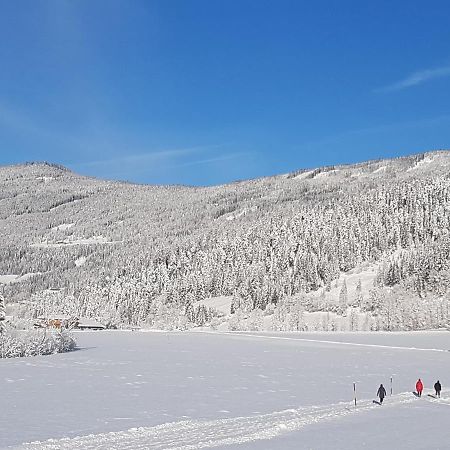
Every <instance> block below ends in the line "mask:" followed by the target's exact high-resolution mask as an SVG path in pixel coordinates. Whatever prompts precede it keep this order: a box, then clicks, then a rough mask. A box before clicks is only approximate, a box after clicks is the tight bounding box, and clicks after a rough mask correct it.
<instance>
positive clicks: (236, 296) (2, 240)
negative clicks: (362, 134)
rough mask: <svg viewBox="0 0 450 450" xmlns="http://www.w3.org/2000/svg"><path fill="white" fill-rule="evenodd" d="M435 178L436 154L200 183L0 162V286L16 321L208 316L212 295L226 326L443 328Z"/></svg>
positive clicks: (441, 237) (445, 217) (444, 180)
mask: <svg viewBox="0 0 450 450" xmlns="http://www.w3.org/2000/svg"><path fill="white" fill-rule="evenodd" d="M449 175H450V152H448V151H435V152H429V153H425V154H420V155H414V156H410V157H405V158H397V159H390V160H379V161H369V162H366V163H361V164H355V165H342V166H333V167H324V168H319V169H313V170H301V171H297V172H293V173H290V174H287V175H280V176H274V177H268V178H261V179H256V180H250V181H242V182H236V183H232V184H228V185H222V186H214V187H204V188H200V187H195V188H194V187H184V186H146V185H135V184H130V183H121V182H113V181H103V180H98V179H94V178H88V177H83V176H80V175H77V174H75V173H73V172H71V171H69V170H67V169H65V168H63V167H60V166H56V165H52V164H47V163H31V164H24V165H16V166H7V167H0V230H1V234H0V282H2V283H4V284H5V289H4V291H5V292H4V295H5V298H6V300H7V302H8V304H9V307H11V304H13V303H18V304H20V307H17V306H16V307H15V311H16V313H19V314H21V315H24V316H28V317H30V316H36V315H39V314H42V313H44V312H45V313H51V312H60V313H66V314H75V315H78V316H90V317H96V318H99V319H102V320H103V321H106V322H108V323H110V324H119V323H127V324H142V323H147V324H149V325H153V326H164V327H167V326H175V327H185V326H189V324H190V323H192V324H194V323H195V324H204V323H205V322H210V321H211V319H213V322H214V323H215V324H216V325H217V323H219V322H220V321H221V320H224V319H218V318H213V317H212V316H214V315H215V312H214V311H213V310H211V309H209V306H214V304H215V303H214V299H217V298H220V299H224V298H225V299H228V300H229V302H230V303H231V306H230V310H231V312H233V315H232V316H231V318H227V321H229V322H230V324H231V325H230V326H231V327H233V328H240V327H252V328H256V329H258V328H261V327H262V326H264V323H266V322H267V320H266V319H267V317H269V316H270V323H271V327H272V328H275V329H304V328H306V327H309V328H311V327H313V328H314V329H340V328H345V327H346V328H348V329H360V328H367V329H415V328H431V327H438V326H444V325H446V324H447V322H448V318H449V317H450V316H449V314H448V296H449V292H450V271H449V270H450V266H449V264H450V235H449V230H450V176H449ZM211 299H212V300H211ZM219 315H220V314H219ZM305 315H306V316H308V317H309V318H308V320H306V318H305ZM311 317H313V318H314V320H313V321H312V322H311V320H310V319H311Z"/></svg>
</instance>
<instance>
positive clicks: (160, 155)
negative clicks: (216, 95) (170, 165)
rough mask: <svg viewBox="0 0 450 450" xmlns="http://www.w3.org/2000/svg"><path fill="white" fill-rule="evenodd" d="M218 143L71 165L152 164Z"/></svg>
mask: <svg viewBox="0 0 450 450" xmlns="http://www.w3.org/2000/svg"><path fill="white" fill-rule="evenodd" d="M218 147H219V146H218V145H209V146H197V147H186V148H176V149H167V150H158V151H146V152H142V153H135V154H131V155H127V156H117V157H114V158H105V159H101V160H95V161H86V162H81V163H71V164H70V166H71V167H76V168H89V167H92V168H94V167H103V168H107V167H111V166H117V167H120V166H124V165H139V164H150V163H155V162H157V161H161V160H167V159H173V158H180V157H183V156H189V155H193V154H197V153H203V152H206V151H211V150H213V149H215V148H218Z"/></svg>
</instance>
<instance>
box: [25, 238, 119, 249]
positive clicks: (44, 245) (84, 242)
mask: <svg viewBox="0 0 450 450" xmlns="http://www.w3.org/2000/svg"><path fill="white" fill-rule="evenodd" d="M120 242H121V241H108V239H107V238H105V237H104V236H92V237H90V238H85V239H73V240H71V239H65V240H63V241H57V242H38V243H35V244H30V247H35V248H58V247H71V246H74V245H94V244H97V245H100V244H102V245H103V244H119V243H120Z"/></svg>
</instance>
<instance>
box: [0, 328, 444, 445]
mask: <svg viewBox="0 0 450 450" xmlns="http://www.w3.org/2000/svg"><path fill="white" fill-rule="evenodd" d="M76 337H77V339H78V342H79V345H80V346H81V350H79V351H76V352H73V353H66V354H58V355H53V356H48V357H34V358H22V359H15V360H2V361H0V373H1V377H0V389H1V391H2V406H3V407H2V408H1V412H0V429H1V430H2V433H0V447H2V448H4V447H8V446H11V447H13V448H21V449H94V448H96V449H112V448H114V449H144V448H155V449H157V448H159V449H168V448H172V449H175V448H178V449H198V448H212V447H223V448H225V447H228V448H237V447H238V448H252V449H253V448H254V449H274V448H283V449H303V448H314V449H336V448H339V449H359V448H362V447H364V448H374V449H375V448H380V447H382V448H395V449H406V448H407V449H419V448H433V449H437V448H446V446H447V445H448V442H449V440H450V431H448V428H447V427H446V426H445V424H446V423H448V421H449V420H450V408H449V406H450V390H449V389H448V386H449V385H450V375H449V373H450V352H449V351H448V350H449V348H450V333H448V332H434V333H433V332H427V333H422V332H421V333H392V334H388V333H379V334H374V333H372V334H370V333H361V334H356V333H354V334H350V333H346V334H344V333H333V334H325V333H284V334H280V333H241V334H240V333H202V332H197V333H196V332H189V333H188V332H186V333H140V332H97V333H90V332H84V333H77V334H76ZM391 376H393V377H394V378H393V379H394V384H393V387H394V392H393V395H392V396H388V397H387V398H386V400H385V404H384V405H383V406H382V407H380V406H378V405H375V404H373V403H372V400H373V399H374V398H375V393H376V390H377V388H378V386H379V384H380V383H384V385H385V386H386V388H387V390H388V392H389V387H390V384H389V378H390V377H391ZM418 377H421V378H422V379H423V380H424V382H425V389H426V392H425V395H424V397H422V398H416V397H415V396H414V395H413V394H412V393H411V391H412V390H413V386H414V383H415V381H416V379H417V378H418ZM437 378H439V379H440V380H441V383H442V385H443V387H444V391H443V395H442V398H441V399H440V400H438V399H432V398H430V397H428V396H427V395H426V394H428V393H430V392H431V389H430V387H431V386H432V384H433V383H434V381H436V379H437ZM354 381H356V383H357V397H358V404H357V407H355V406H354V405H353V401H352V399H353V382H354ZM48 439H51V440H50V441H49V440H48ZM33 441H34V442H33ZM25 442H28V444H24V443H25Z"/></svg>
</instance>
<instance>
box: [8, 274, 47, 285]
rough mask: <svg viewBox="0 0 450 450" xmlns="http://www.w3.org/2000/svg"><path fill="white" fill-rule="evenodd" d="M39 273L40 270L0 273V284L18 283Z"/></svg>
mask: <svg viewBox="0 0 450 450" xmlns="http://www.w3.org/2000/svg"><path fill="white" fill-rule="evenodd" d="M39 274H40V272H34V273H25V274H23V275H12V274H11V275H0V284H11V283H20V282H21V281H25V280H28V278H31V277H34V276H35V275H39Z"/></svg>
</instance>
